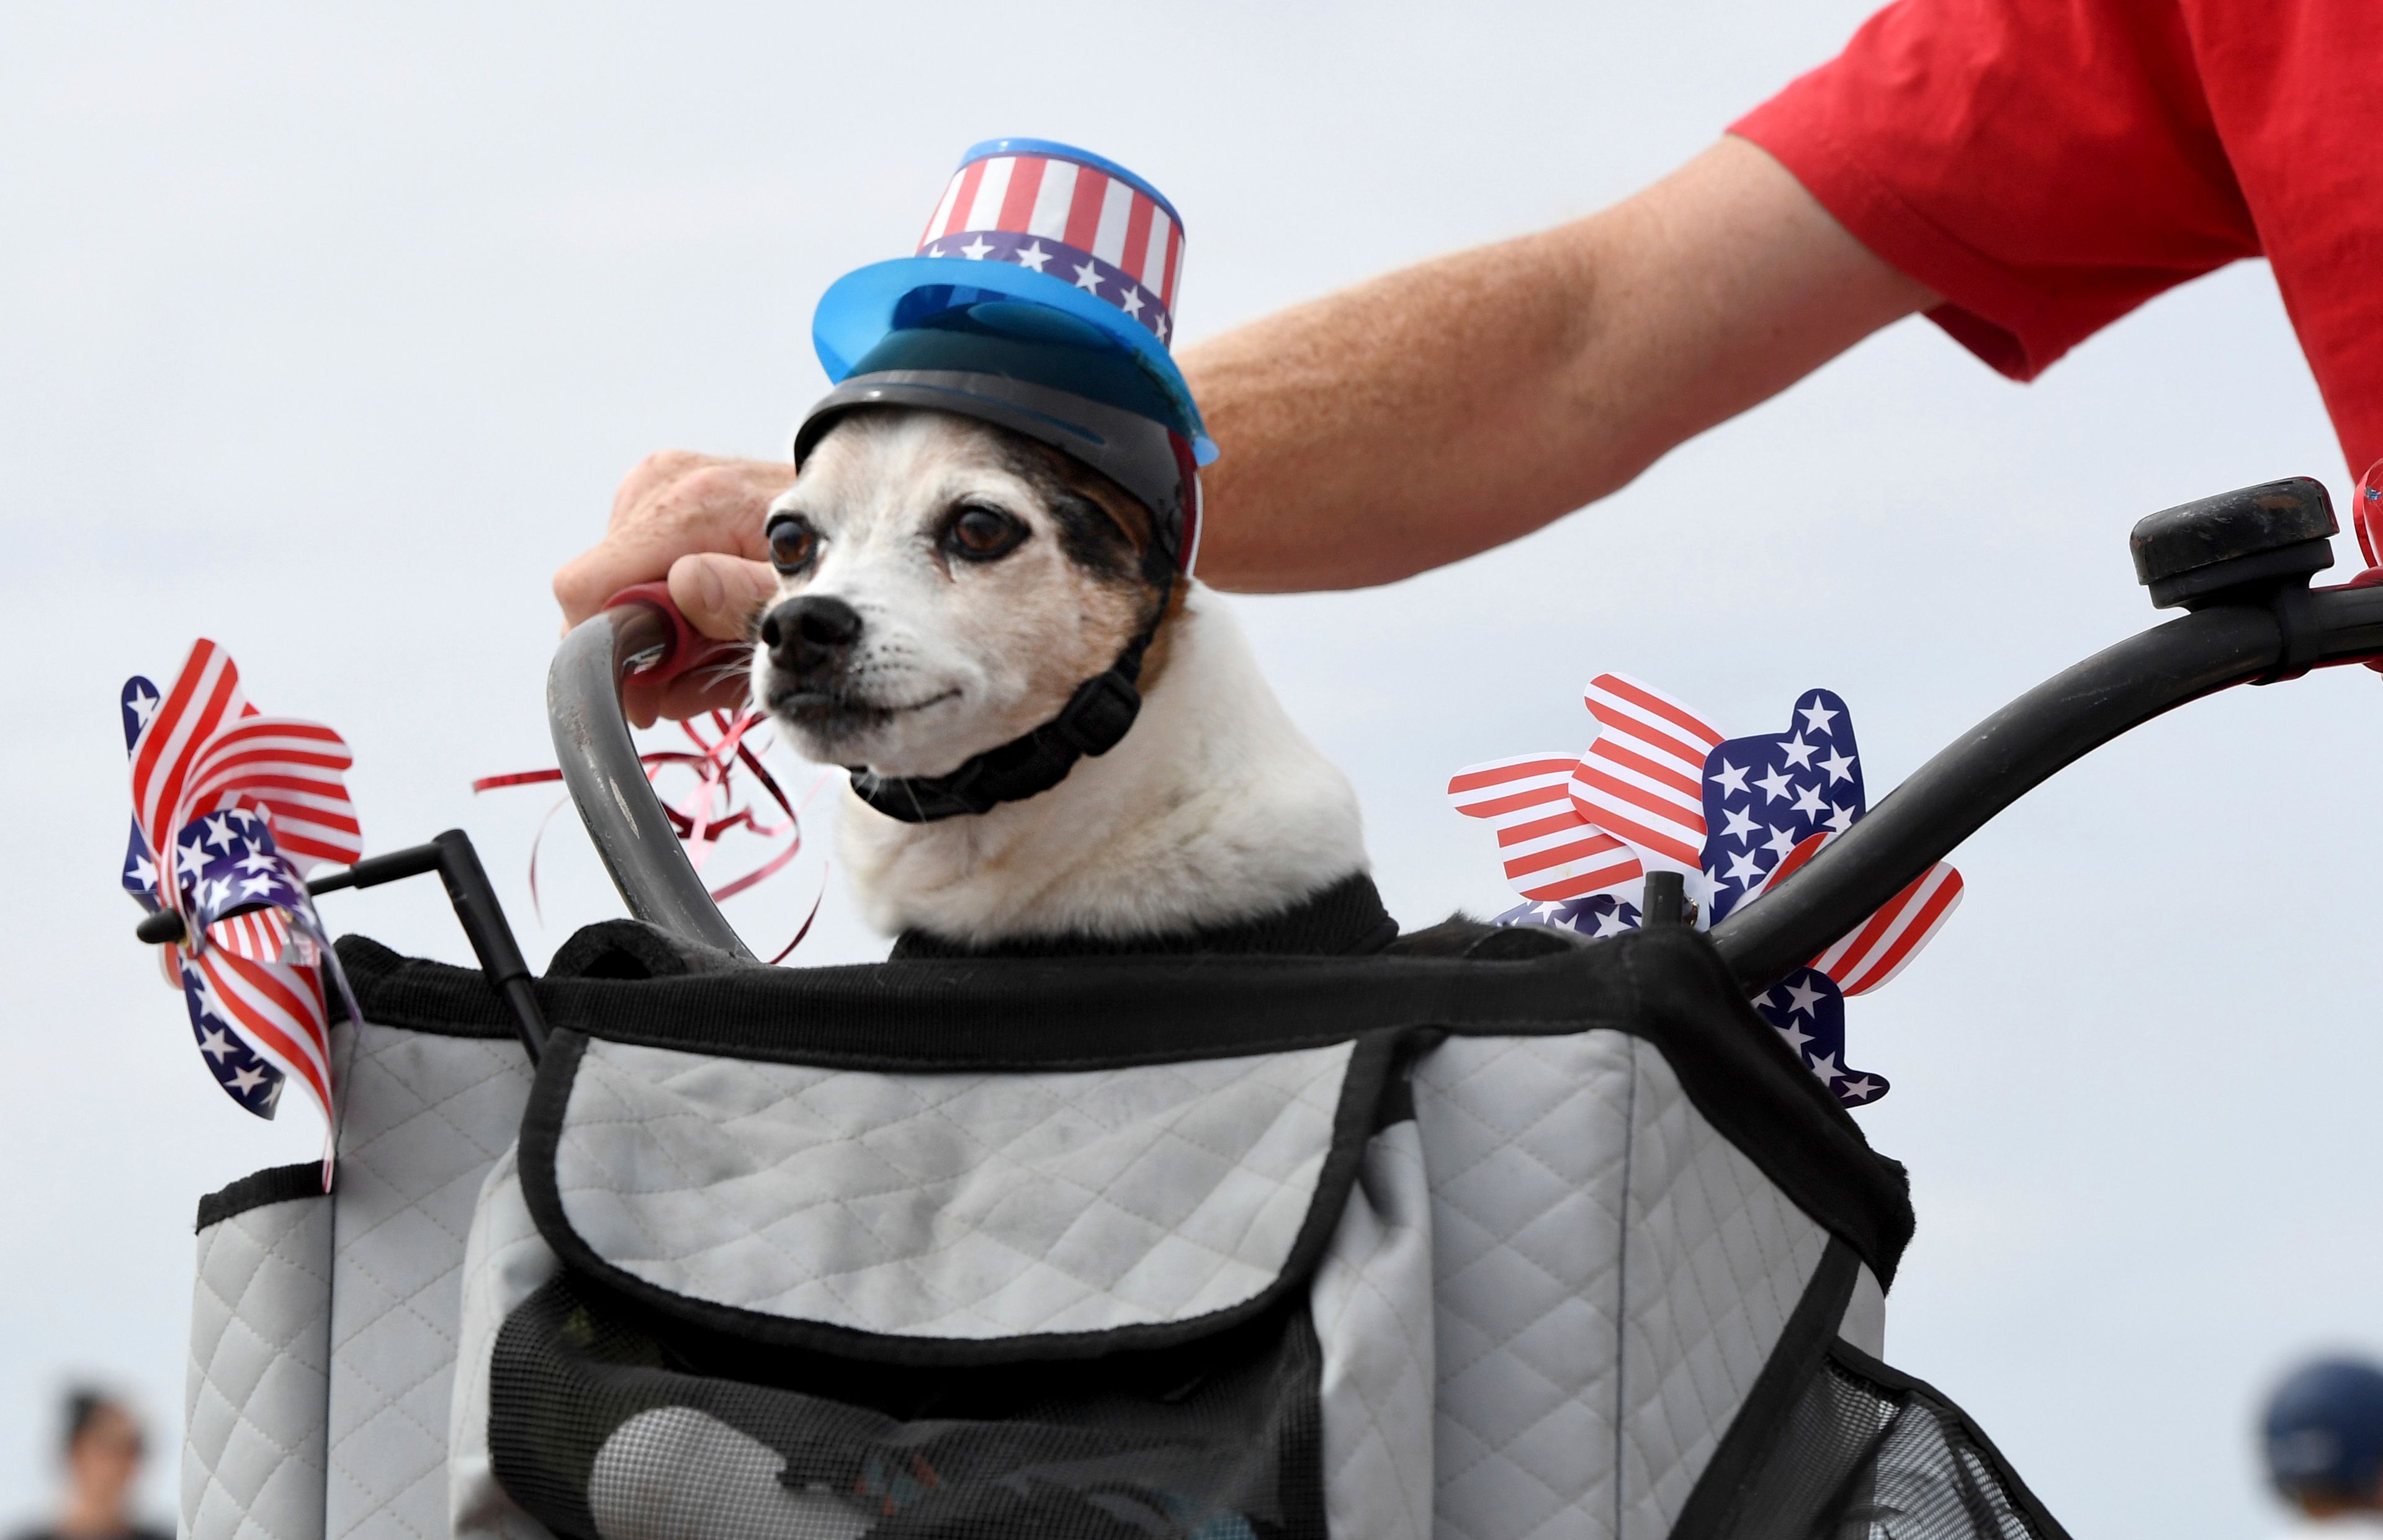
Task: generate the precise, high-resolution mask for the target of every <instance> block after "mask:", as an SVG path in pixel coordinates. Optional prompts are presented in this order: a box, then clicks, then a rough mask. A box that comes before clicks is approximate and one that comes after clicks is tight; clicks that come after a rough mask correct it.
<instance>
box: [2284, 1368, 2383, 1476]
mask: <svg viewBox="0 0 2383 1540" xmlns="http://www.w3.org/2000/svg"><path fill="white" fill-rule="evenodd" d="M2263 1431H2264V1435H2265V1441H2266V1460H2267V1479H2268V1480H2269V1481H2271V1482H2273V1483H2274V1484H2275V1486H2276V1490H2277V1491H2278V1492H2280V1493H2282V1494H2283V1495H2284V1496H2285V1497H2288V1498H2290V1499H2291V1500H2292V1501H2293V1502H2296V1503H2300V1504H2303V1505H2310V1504H2315V1505H2318V1506H2327V1507H2331V1506H2340V1505H2356V1506H2360V1507H2366V1506H2371V1505H2373V1504H2374V1503H2375V1501H2376V1499H2377V1487H2378V1485H2383V1369H2377V1368H2376V1367H2375V1366H2374V1365H2373V1364H2371V1363H2363V1362H2360V1361H2357V1360H2355V1359H2341V1358H2335V1359H2319V1360H2317V1361H2315V1362H2314V1363H2309V1364H2305V1365H2303V1366H2302V1367H2301V1368H2299V1369H2296V1370H2294V1371H2293V1372H2292V1373H2291V1374H2290V1376H2289V1377H2288V1378H2286V1379H2285V1381H2284V1383H2283V1384H2282V1385H2280V1386H2277V1387H2276V1393H2275V1394H2274V1395H2273V1396H2272V1397H2270V1398H2268V1401H2267V1415H2266V1427H2265V1429H2264V1430H2263Z"/></svg>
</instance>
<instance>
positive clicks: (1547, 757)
mask: <svg viewBox="0 0 2383 1540" xmlns="http://www.w3.org/2000/svg"><path fill="white" fill-rule="evenodd" d="M1579 763H1580V761H1579V758H1577V757H1576V756H1574V755H1569V754H1524V755H1517V756H1516V757H1514V758H1511V759H1492V760H1489V761H1488V762H1487V763H1485V764H1478V765H1468V766H1466V767H1465V768H1464V769H1463V770H1458V771H1457V772H1456V774H1455V775H1453V776H1451V778H1450V779H1449V782H1448V800H1449V801H1450V802H1451V804H1453V805H1454V806H1455V808H1456V810H1457V811H1458V812H1460V813H1463V815H1464V816H1465V817H1467V818H1476V819H1483V820H1484V821H1486V822H1488V824H1489V826H1490V827H1491V828H1493V829H1495V830H1496V831H1497V832H1498V853H1499V856H1500V858H1501V859H1502V861H1503V862H1504V864H1505V870H1506V881H1508V882H1509V883H1510V884H1511V885H1512V886H1513V889H1514V891H1515V892H1516V893H1521V894H1522V895H1523V896H1524V897H1525V898H1528V899H1533V900H1536V901H1539V902H1543V903H1558V902H1562V901H1563V900H1565V899H1574V898H1586V897H1588V896H1589V895H1591V894H1594V893H1605V892H1609V891H1611V892H1626V893H1632V894H1635V893H1636V891H1637V886H1638V883H1639V881H1640V880H1641V879H1642V878H1643V877H1644V876H1645V875H1646V871H1645V868H1643V867H1642V866H1641V865H1640V864H1639V861H1638V857H1637V856H1636V855H1635V854H1634V853H1633V852H1632V851H1631V850H1630V848H1629V846H1627V845H1625V844H1623V843H1622V842H1621V841H1620V840H1617V839H1615V838H1613V836H1611V834H1608V833H1606V832H1604V831H1603V830H1600V829H1599V828H1598V827H1597V826H1596V825H1594V824H1592V823H1590V822H1589V821H1588V820H1587V819H1586V818H1584V817H1582V816H1581V813H1580V810H1579V809H1578V808H1576V807H1574V806H1573V802H1572V793H1571V790H1570V787H1571V783H1572V774H1573V771H1574V769H1575V768H1576V767H1577V766H1578V765H1579Z"/></svg>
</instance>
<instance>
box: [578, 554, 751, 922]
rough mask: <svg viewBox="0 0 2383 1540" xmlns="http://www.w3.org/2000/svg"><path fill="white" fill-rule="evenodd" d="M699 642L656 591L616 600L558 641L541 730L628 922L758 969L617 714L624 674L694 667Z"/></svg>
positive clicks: (643, 589) (643, 588) (657, 587)
mask: <svg viewBox="0 0 2383 1540" xmlns="http://www.w3.org/2000/svg"><path fill="white" fill-rule="evenodd" d="M698 640H699V638H698V634H697V633H696V632H695V631H694V629H693V628H692V627H690V626H689V625H688V624H687V623H686V621H685V617H683V616H681V615H680V614H679V612H678V608H677V606H675V605H673V604H672V603H671V601H670V592H669V590H668V589H667V588H666V587H664V586H663V585H661V584H659V583H652V584H644V585H639V586H638V587H636V588H631V589H625V590H624V591H623V592H621V593H619V594H615V595H614V596H612V598H611V600H609V601H608V602H607V604H606V607H605V609H604V610H602V611H600V612H599V613H598V614H596V615H593V616H590V617H589V618H588V619H586V620H584V621H582V622H579V623H578V624H577V625H575V626H574V627H572V628H571V632H570V634H568V635H566V636H564V637H563V638H562V647H561V648H560V649H559V650H558V651H557V652H556V653H555V655H554V662H553V665H552V666H551V667H549V669H548V670H547V675H546V715H547V724H548V726H549V728H551V729H552V731H553V733H554V754H555V759H556V761H557V763H559V764H561V765H562V783H563V785H564V786H565V787H566V788H567V789H568V790H569V791H570V793H571V801H572V804H573V806H574V807H577V808H578V809H579V820H580V822H582V823H584V824H586V826H587V837H588V839H589V840H591V841H592V842H594V844H595V846H596V854H597V855H598V856H599V857H600V858H601V859H602V860H603V862H604V869H605V870H606V871H607V872H609V873H610V874H611V878H612V885H613V886H614V887H615V888H618V889H619V890H620V891H621V898H622V901H623V902H624V903H625V904H627V905H628V906H629V913H631V914H633V915H635V916H636V917H637V918H639V919H642V920H644V921H646V922H647V923H648V924H649V925H652V926H655V927H657V928H658V929H660V930H664V931H667V932H668V933H669V934H671V935H673V936H675V937H678V938H679V939H681V940H683V941H691V942H700V943H701V944H703V945H705V946H709V947H712V948H714V949H716V950H719V951H722V952H726V953H728V954H729V955H732V956H735V957H739V958H742V959H744V960H745V961H747V962H759V960H760V959H759V958H758V957H755V956H754V955H753V953H752V950H751V949H750V948H748V947H747V946H746V944H745V942H744V941H743V940H742V938H740V937H739V936H738V935H737V934H736V929H735V927H734V926H732V925H730V924H729V923H728V918H727V917H726V916H725V915H722V913H721V912H720V906H719V905H718V904H716V903H714V902H713V901H712V897H711V894H710V892H708V891H707V890H706V889H705V887H704V885H703V880H702V879H701V878H700V877H698V876H697V875H696V870H695V868H694V866H693V865H692V864H691V863H690V862H689V861H688V860H687V858H686V852H685V850H684V849H683V848H681V846H680V844H679V843H678V835H677V833H676V832H675V831H673V829H672V828H671V823H670V819H669V817H668V816H667V815H665V814H664V812H663V811H662V803H661V798H660V797H658V796H656V795H654V788H653V783H652V782H649V781H648V780H647V779H646V768H645V766H644V765H643V764H642V763H641V762H640V761H639V760H638V758H637V745H636V743H635V742H634V741H632V740H631V738H630V737H629V721H628V717H627V715H626V713H625V712H624V708H623V706H622V699H621V691H622V687H623V686H624V684H627V683H628V679H629V676H630V675H631V674H635V673H645V672H648V671H654V670H661V671H665V672H677V671H683V670H685V669H687V668H691V667H694V666H695V665H696V664H698V662H700V661H701V660H702V659H701V655H700V653H699V652H698V650H696V649H697V645H698Z"/></svg>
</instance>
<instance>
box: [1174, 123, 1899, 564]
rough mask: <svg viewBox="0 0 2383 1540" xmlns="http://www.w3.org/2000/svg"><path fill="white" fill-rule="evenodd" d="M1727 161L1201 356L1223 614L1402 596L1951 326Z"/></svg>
mask: <svg viewBox="0 0 2383 1540" xmlns="http://www.w3.org/2000/svg"><path fill="white" fill-rule="evenodd" d="M1934 298H1935V297H1934V296H1933V295H1932V294H1931V293H1930V292H1929V291H1928V290H1926V289H1924V288H1922V287H1921V286H1920V284H1918V283H1916V282H1914V281H1913V280H1911V279H1909V278H1907V277H1904V276H1903V275H1902V274H1900V273H1898V272H1896V271H1895V269H1894V268H1892V267H1889V266H1888V265H1886V264H1884V263H1883V262H1881V261H1880V260H1879V259H1878V258H1876V257H1875V256H1872V255H1871V253H1870V252H1869V251H1868V250H1866V249H1865V248H1864V247H1863V246H1862V245H1861V244H1860V243H1859V242H1858V241H1857V240H1854V239H1853V237H1852V236H1850V235H1848V234H1846V230H1845V228H1843V227H1842V226H1840V225H1839V224H1838V223H1837V222H1836V221H1835V220H1834V218H1832V217H1831V216H1829V214H1828V212H1827V211H1826V210H1824V209H1822V208H1821V205H1820V204H1819V203H1816V202H1815V201H1813V199H1812V197H1811V196H1810V194H1809V193H1807V192H1806V191H1804V189H1803V187H1802V186H1801V184H1799V183H1798V182H1797V180H1796V179H1795V178H1794V177H1792V176H1790V175H1789V174H1788V173H1787V172H1786V170H1785V169H1784V168H1783V167H1782V166H1780V165H1779V163H1778V162H1777V161H1775V160H1773V159H1772V158H1771V156H1770V155H1768V154H1765V153H1763V152H1762V151H1761V150H1759V149H1757V148H1756V147H1755V146H1754V145H1752V144H1750V143H1747V142H1746V141H1744V140H1739V139H1724V140H1722V141H1721V142H1719V143H1716V144H1715V145H1713V146H1712V147H1711V148H1710V149H1708V150H1706V151H1705V152H1704V153H1703V154H1699V155H1698V156H1697V157H1696V158H1695V159H1694V160H1692V161H1690V162H1689V163H1688V164H1687V165H1685V166H1682V167H1681V168H1680V169H1679V170H1678V171H1676V172H1674V173H1673V174H1672V175H1671V176H1669V177H1667V178H1665V179H1663V180H1661V181H1660V182H1657V183H1656V184H1655V185H1654V186H1652V187H1650V188H1648V189H1647V190H1646V191H1643V192H1640V193H1637V194H1636V195H1635V196H1633V197H1631V198H1629V199H1626V200H1624V202H1622V203H1617V204H1615V205H1614V206H1613V207H1611V208H1610V209H1607V210H1605V211H1604V212H1602V213H1599V214H1595V215H1591V216H1588V217H1587V218H1585V219H1581V220H1577V221H1575V222H1574V223H1572V224H1569V225H1564V226H1561V227H1559V228H1555V229H1552V230H1548V231H1545V232H1543V233H1540V234H1537V235H1530V236H1525V237H1523V238H1522V239H1520V240H1509V241H1505V242H1502V243H1500V244H1498V245H1494V246H1484V247H1479V248H1476V249H1475V250H1472V251H1467V252H1461V253H1456V254H1454V255H1451V256H1447V257H1442V258H1439V259H1438V260H1436V261H1432V262H1427V263H1424V264H1422V265H1419V266H1415V267H1410V268H1406V269H1404V270H1403V271H1401V272H1397V273H1392V274H1389V275H1388V276H1386V277H1380V278H1376V279H1374V280H1372V281H1371V282H1368V283H1364V284H1360V285H1358V286H1357V287H1356V288H1353V289H1350V290H1343V291H1342V292H1340V293H1338V294H1334V295H1331V296H1329V297H1327V298H1325V299H1322V300H1318V301H1315V302H1311V303H1308V304H1304V305H1300V306H1297V307H1295V308H1293V309H1291V310H1288V311H1284V312H1282V313H1281V314H1277V315H1273V316H1270V317H1268V318H1266V319H1265V320H1262V321H1257V322H1253V323H1252V324H1251V325H1249V326H1242V327H1241V328H1239V329H1237V330H1234V331H1231V332H1229V333H1226V334H1225V335H1224V336H1221V337H1218V338H1216V339H1213V340H1210V341H1207V342H1204V343H1202V344H1200V345H1199V346H1197V347H1195V348H1191V349H1189V350H1187V351H1186V352H1185V354H1184V356H1183V361H1182V362H1183V366H1184V371H1185V373H1186V375H1187V376H1189V378H1190V380H1191V386H1192V389H1193V392H1194V394H1195V395H1197V397H1198V398H1199V400H1200V403H1201V408H1202V410H1203V412H1204V413H1205V415H1206V417H1207V420H1208V423H1209V425H1210V428H1211V430H1212V431H1213V432H1214V433H1215V435H1216V440H1217V442H1218V443H1220V444H1222V445H1223V446H1224V448H1225V453H1224V455H1223V457H1222V458H1220V459H1219V460H1218V461H1217V462H1216V464H1215V465H1213V466H1210V467H1209V468H1208V470H1207V471H1206V472H1204V473H1203V475H1204V483H1205V491H1206V500H1207V518H1206V520H1205V527H1204V530H1203V532H1202V536H1201V550H1200V573H1201V576H1202V577H1203V578H1204V579H1205V580H1206V581H1208V582H1210V583H1212V584H1214V585H1216V586H1217V587H1220V588H1231V589H1241V590H1243V591H1253V592H1254V591H1281V590H1298V589H1312V588H1352V587H1359V586H1363V585H1369V584H1377V583H1389V582H1392V581H1394V580H1396V579H1399V578H1401V577H1407V576H1411V575H1413V574H1414V573H1420V572H1424V571H1426V570H1428V569H1430V568H1432V567H1437V566H1440V565H1443V564H1445V563H1447V562H1450V561H1457V560H1459V559H1460V558H1463V557H1466V556H1470V555H1473V554H1474V553H1475V552H1476V551H1482V550H1487V549H1488V548H1490V547H1492V546H1496V545H1500V544H1503V543H1504V542H1506V541H1508V540H1512V539H1514V538H1516V537H1518V536H1523V535H1527V534H1529V533H1530V532H1531V531H1533V530H1535V529H1537V528H1539V527H1541V526H1542V525H1544V524H1549V523H1551V522H1552V521H1554V520H1555V519H1557V518H1559V517H1561V516H1562V515H1563V514H1565V513H1567V512H1570V511H1572V510H1574V509H1575V508H1578V507H1581V506H1582V505H1583V504H1585V503H1589V502H1593V501H1595V500H1596V499H1599V498H1601V497H1604V496H1605V495H1607V494H1608V493H1610V492H1612V491H1615V490H1616V489H1618V488H1620V487H1623V486H1624V485H1625V484H1626V483H1628V482H1629V481H1630V480H1631V479H1632V478H1633V477H1635V476H1636V475H1637V474H1638V473H1639V472H1641V471H1643V470H1645V469H1646V468H1647V467H1648V466H1649V465H1651V464H1653V463H1654V462H1655V461H1656V460H1658V459H1660V458H1661V456H1662V455H1663V454H1664V453H1666V452H1667V451H1668V450H1671V449H1672V448H1673V446H1675V445H1677V444H1680V443H1681V442H1683V441H1685V440H1686V439H1688V438H1690V437H1695V436H1696V435H1697V434H1698V433H1701V432H1703V431H1704V430H1705V429H1706V428H1709V427H1711V426H1712V425H1715V424H1717V423H1720V422H1722V421H1723V420H1725V419H1727V418H1729V417H1732V416H1735V414H1736V413H1740V412H1743V411H1745V410H1746V409H1747V408H1748V407H1750V406H1753V405H1755V404H1756V403H1758V402H1759V401H1761V400H1766V399H1767V398H1769V397H1771V396H1772V395H1775V394H1777V393H1778V392H1779V391H1781V390H1783V389H1784V388H1786V387H1788V386H1789V385H1792V384H1794V383H1795V382H1796V381H1797V380H1798V379H1800V378H1802V377H1803V376H1805V375H1807V374H1809V373H1810V372H1811V371H1812V370H1814V369H1816V368H1818V367H1819V366H1820V365H1821V364H1822V363H1826V362H1828V361H1829V360H1830V359H1832V358H1834V357H1835V356H1836V355H1837V354H1838V353H1840V352H1843V351H1845V350H1846V349H1847V348H1849V347H1851V346H1852V345H1853V344H1854V343H1856V342H1858V341H1859V340H1861V339H1863V338H1864V337H1867V336H1868V335H1870V334H1871V332H1873V331H1876V330H1878V329H1879V328H1880V327H1882V326H1886V325H1888V324H1889V323H1891V322H1893V321H1895V320H1897V319H1899V318H1900V317H1902V316H1904V315H1908V314H1911V313H1912V312H1914V311H1917V310H1920V309H1923V308H1925V307H1927V306H1929V305H1931V304H1932V303H1933V302H1934Z"/></svg>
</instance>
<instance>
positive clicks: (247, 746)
mask: <svg viewBox="0 0 2383 1540" xmlns="http://www.w3.org/2000/svg"><path fill="white" fill-rule="evenodd" d="M354 763H355V756H353V755H352V754H351V753H350V752H349V751H348V745H347V742H346V740H344V739H342V738H341V737H340V735H339V734H338V733H334V732H333V731H331V729H329V728H327V727H326V726H324V725H323V724H322V723H321V722H314V721H302V720H300V719H298V718H295V717H265V716H250V717H246V718H243V719H241V721H237V722H234V723H232V724H230V725H228V726H226V727H222V728H219V729H218V730H217V731H216V734H215V736H214V737H213V738H212V739H210V740H209V741H208V743H207V744H206V745H204V747H203V748H202V749H201V750H200V752H199V754H198V755H197V757H196V758H195V759H194V761H193V763H192V764H191V770H190V775H189V780H188V782H187V785H186V788H185V790H184V793H183V800H184V803H185V805H186V806H185V808H184V810H183V812H182V815H181V816H182V819H183V821H184V822H187V821H188V820H189V819H193V818H199V817H203V816H204V815H205V814H208V813H213V812H217V811H220V810H221V809H223V808H226V807H256V808H261V809H262V810H263V811H264V812H265V816H266V817H267V818H268V819H271V820H272V824H273V841H274V844H275V845H276V846H277V847H278V848H279V850H280V851H281V853H282V854H283V855H285V856H289V857H290V860H291V862H292V863H293V864H295V865H296V866H297V868H298V869H299V870H300V871H301V872H303V871H306V870H308V869H311V868H313V867H314V866H315V865H317V864H319V863H322V862H325V861H329V862H333V863H335V864H337V865H340V866H346V865H348V864H349V863H351V862H352V861H354V860H355V859H356V858H357V857H358V856H362V855H363V854H364V834H363V831H362V827H361V826H360V825H359V824H358V823H357V821H356V809H355V804H354V803H353V802H352V801H351V800H349V797H348V787H347V782H346V781H345V780H344V779H343V778H342V777H343V772H345V771H346V770H348V768H349V767H350V766H352V764H354ZM177 827H179V825H178V826H177Z"/></svg>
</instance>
